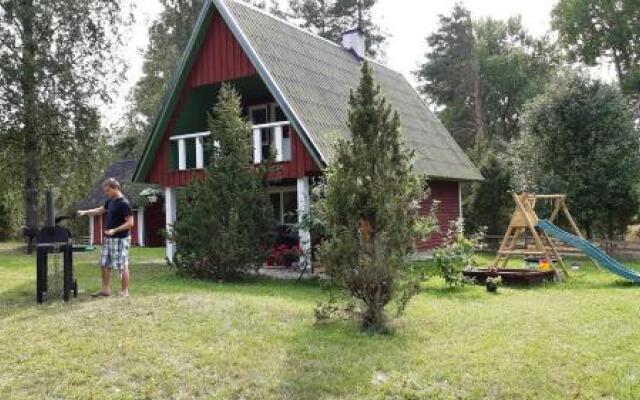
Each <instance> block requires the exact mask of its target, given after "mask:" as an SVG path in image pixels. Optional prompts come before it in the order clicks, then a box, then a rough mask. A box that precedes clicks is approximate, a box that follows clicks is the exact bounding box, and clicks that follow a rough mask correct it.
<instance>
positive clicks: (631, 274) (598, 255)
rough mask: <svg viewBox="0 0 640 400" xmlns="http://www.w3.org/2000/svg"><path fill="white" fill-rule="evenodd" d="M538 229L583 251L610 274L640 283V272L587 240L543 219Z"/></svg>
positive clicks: (539, 222)
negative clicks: (621, 262)
mask: <svg viewBox="0 0 640 400" xmlns="http://www.w3.org/2000/svg"><path fill="white" fill-rule="evenodd" d="M537 227H538V228H540V229H542V230H543V231H545V232H546V233H547V234H548V235H551V236H553V237H555V238H556V239H559V240H561V241H562V242H564V243H566V244H568V245H569V246H573V247H575V248H578V249H580V250H582V252H583V253H584V254H586V255H587V256H589V257H591V258H592V259H593V260H594V261H596V262H597V263H598V264H600V266H602V267H603V268H605V269H607V270H608V271H609V272H611V273H614V274H616V275H618V276H621V277H623V278H625V279H628V280H630V281H631V282H633V283H640V272H636V271H634V270H632V269H629V268H627V267H625V266H624V265H622V264H620V263H619V262H617V261H616V260H614V259H613V258H611V257H609V256H608V255H607V254H606V253H605V252H604V251H602V250H600V249H599V248H597V247H596V246H594V245H593V244H591V243H589V242H587V241H586V240H584V239H582V238H579V237H578V236H576V235H572V234H570V233H569V232H565V231H563V230H562V229H560V228H558V227H557V226H555V225H554V224H552V223H551V221H548V220H546V219H541V220H540V221H538V225H537Z"/></svg>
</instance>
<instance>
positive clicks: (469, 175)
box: [134, 0, 482, 259]
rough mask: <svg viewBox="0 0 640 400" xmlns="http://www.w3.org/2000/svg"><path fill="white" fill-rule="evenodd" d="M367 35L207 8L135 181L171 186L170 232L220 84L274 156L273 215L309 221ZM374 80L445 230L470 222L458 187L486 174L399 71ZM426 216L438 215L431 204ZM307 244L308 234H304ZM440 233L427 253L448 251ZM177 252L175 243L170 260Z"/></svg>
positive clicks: (247, 10)
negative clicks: (318, 31) (336, 38)
mask: <svg viewBox="0 0 640 400" xmlns="http://www.w3.org/2000/svg"><path fill="white" fill-rule="evenodd" d="M363 53H364V37H363V35H362V34H361V33H360V32H359V31H357V30H356V31H350V32H347V33H345V35H344V40H343V43H342V45H338V44H335V43H333V42H330V41H327V40H325V39H323V38H320V37H318V36H315V35H313V34H311V33H309V32H306V31H304V30H302V29H300V28H298V27H296V26H293V25H291V24H289V23H287V22H285V21H282V20H280V19H278V18H275V17H274V16H272V15H270V14H267V13H265V12H263V11H261V10H258V9H256V8H254V7H251V6H248V5H247V4H245V3H244V2H236V1H234V0H207V1H205V4H204V6H203V10H202V12H201V14H200V16H199V18H198V20H197V22H196V25H195V27H194V31H193V35H192V37H191V39H190V41H189V43H188V46H187V49H186V50H185V53H184V55H183V57H182V58H181V59H180V60H179V63H178V67H177V69H176V72H175V74H174V76H173V77H172V80H171V82H170V84H169V91H168V93H167V95H166V96H165V99H164V103H163V104H162V109H161V111H160V113H159V115H158V116H157V118H156V121H155V123H154V126H153V131H152V134H151V135H150V137H149V140H148V142H147V145H146V148H145V151H144V153H143V155H142V158H141V160H140V163H139V164H138V168H137V169H136V172H135V175H134V182H149V183H154V184H158V185H161V186H162V187H164V192H165V202H166V213H165V214H166V223H167V227H169V226H170V224H171V223H172V222H173V221H175V219H176V218H178V217H179V213H180V210H176V201H175V199H176V190H178V188H179V187H180V186H184V185H186V184H188V183H189V182H190V181H191V179H192V176H193V174H196V175H198V174H201V173H202V169H203V168H204V167H205V164H206V159H207V157H206V155H205V151H204V149H203V146H202V138H203V137H205V136H207V135H208V134H209V133H208V132H207V122H206V119H207V112H208V111H209V110H210V109H211V107H212V105H213V104H214V101H215V99H216V95H217V91H218V89H219V87H220V85H221V83H222V82H231V83H232V84H233V85H234V86H235V88H236V89H237V90H238V91H239V92H240V94H241V95H242V99H243V102H244V104H243V106H244V108H245V110H246V114H247V117H248V118H249V120H250V121H251V123H252V124H253V129H254V135H253V136H254V138H253V141H254V160H253V161H254V163H256V164H259V163H261V162H262V161H263V160H264V159H265V157H266V155H267V154H269V153H270V152H271V151H275V154H276V161H277V162H278V163H279V165H280V172H279V173H278V175H277V176H274V177H273V179H272V182H271V191H272V196H271V198H272V201H273V205H274V217H275V218H276V219H277V220H278V221H279V222H280V223H281V224H289V223H294V222H295V221H291V218H292V217H291V213H290V212H291V211H293V212H294V214H293V215H294V217H293V219H295V213H296V212H297V213H298V215H299V214H300V213H304V212H305V210H306V209H307V208H308V205H309V185H310V182H312V181H313V178H314V177H317V176H319V175H321V174H322V171H323V169H324V168H325V166H327V165H328V164H329V163H331V160H332V157H333V150H332V143H333V140H334V139H335V138H336V136H342V137H345V136H348V135H349V129H348V127H347V111H348V100H349V93H350V90H351V89H352V88H355V87H356V86H357V85H358V83H359V79H360V67H361V63H362V60H363ZM371 64H372V67H373V70H374V75H375V78H376V81H377V82H378V83H379V84H380V85H381V87H382V90H383V92H384V95H385V96H386V98H387V100H388V101H389V102H390V103H391V105H392V106H393V107H394V108H395V109H397V110H398V112H399V113H400V117H401V121H402V128H403V133H404V135H405V138H406V142H407V144H408V145H409V146H410V147H411V148H412V149H413V150H414V151H415V153H416V161H415V167H416V169H417V170H418V171H420V172H422V173H424V174H425V175H427V176H428V177H429V178H430V186H431V192H432V196H431V198H430V200H429V202H431V201H434V200H436V201H438V202H439V203H440V205H439V208H438V216H439V219H440V222H441V226H442V230H443V232H444V231H446V229H448V225H449V222H450V221H451V220H455V219H457V218H459V217H461V216H462V207H461V202H460V183H461V182H464V181H473V180H479V179H482V177H481V175H480V173H479V172H478V170H477V169H476V168H475V167H474V166H473V164H472V163H471V162H470V161H469V159H468V158H467V157H466V155H465V154H464V152H463V151H462V150H461V149H460V147H459V146H458V145H457V144H456V142H455V141H454V140H453V138H452V137H451V135H450V134H449V132H447V130H446V129H445V127H444V126H443V125H442V124H441V123H440V121H438V119H437V118H436V117H435V116H434V115H433V113H431V111H430V110H429V109H428V107H427V106H426V104H425V103H424V101H423V100H422V99H421V98H420V97H419V95H418V94H417V93H416V91H415V90H414V89H413V87H412V86H411V85H410V84H409V82H408V81H407V80H406V79H405V78H404V77H403V76H402V75H401V74H400V73H398V72H396V71H393V70H391V69H389V68H387V67H385V66H383V65H381V64H378V63H375V62H371ZM424 207H425V210H428V209H429V208H430V205H429V204H424ZM299 236H300V240H301V243H302V244H303V246H308V245H309V234H308V232H299ZM441 239H442V236H441V235H435V236H434V237H433V238H431V239H430V240H428V241H426V242H424V243H418V244H417V249H418V250H419V251H422V250H427V249H429V248H432V247H434V246H435V245H437V244H438V243H440V241H441ZM173 252H174V245H173V244H172V243H167V256H168V258H169V259H171V258H172V256H173Z"/></svg>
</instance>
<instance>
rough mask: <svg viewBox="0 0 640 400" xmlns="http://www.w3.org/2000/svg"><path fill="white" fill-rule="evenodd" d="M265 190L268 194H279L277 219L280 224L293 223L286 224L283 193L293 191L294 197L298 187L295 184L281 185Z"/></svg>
mask: <svg viewBox="0 0 640 400" xmlns="http://www.w3.org/2000/svg"><path fill="white" fill-rule="evenodd" d="M267 192H268V193H269V196H271V195H272V194H277V195H279V196H280V219H279V220H278V221H277V222H278V223H279V224H280V225H282V226H285V225H287V226H291V225H293V224H286V223H285V220H284V217H285V215H284V214H285V212H284V194H285V193H295V194H296V197H298V196H299V194H298V188H297V186H282V187H272V188H269V189H267Z"/></svg>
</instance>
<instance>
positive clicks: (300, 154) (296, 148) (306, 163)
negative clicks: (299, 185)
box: [269, 128, 321, 179]
mask: <svg viewBox="0 0 640 400" xmlns="http://www.w3.org/2000/svg"><path fill="white" fill-rule="evenodd" d="M290 129H291V161H287V162H281V163H278V164H276V170H275V171H274V172H273V173H271V174H270V175H269V178H270V179H296V178H302V177H303V176H305V175H307V174H309V173H311V174H316V173H319V172H320V171H321V169H320V168H319V167H318V165H317V164H316V162H315V161H313V158H311V155H310V154H309V152H308V151H307V148H306V147H305V145H304V143H302V140H301V139H300V137H299V136H298V133H297V132H296V131H294V130H293V128H290Z"/></svg>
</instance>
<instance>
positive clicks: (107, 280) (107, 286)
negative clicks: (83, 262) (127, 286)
mask: <svg viewBox="0 0 640 400" xmlns="http://www.w3.org/2000/svg"><path fill="white" fill-rule="evenodd" d="M101 272H102V289H101V290H100V293H103V294H107V295H111V268H108V267H102V268H101Z"/></svg>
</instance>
